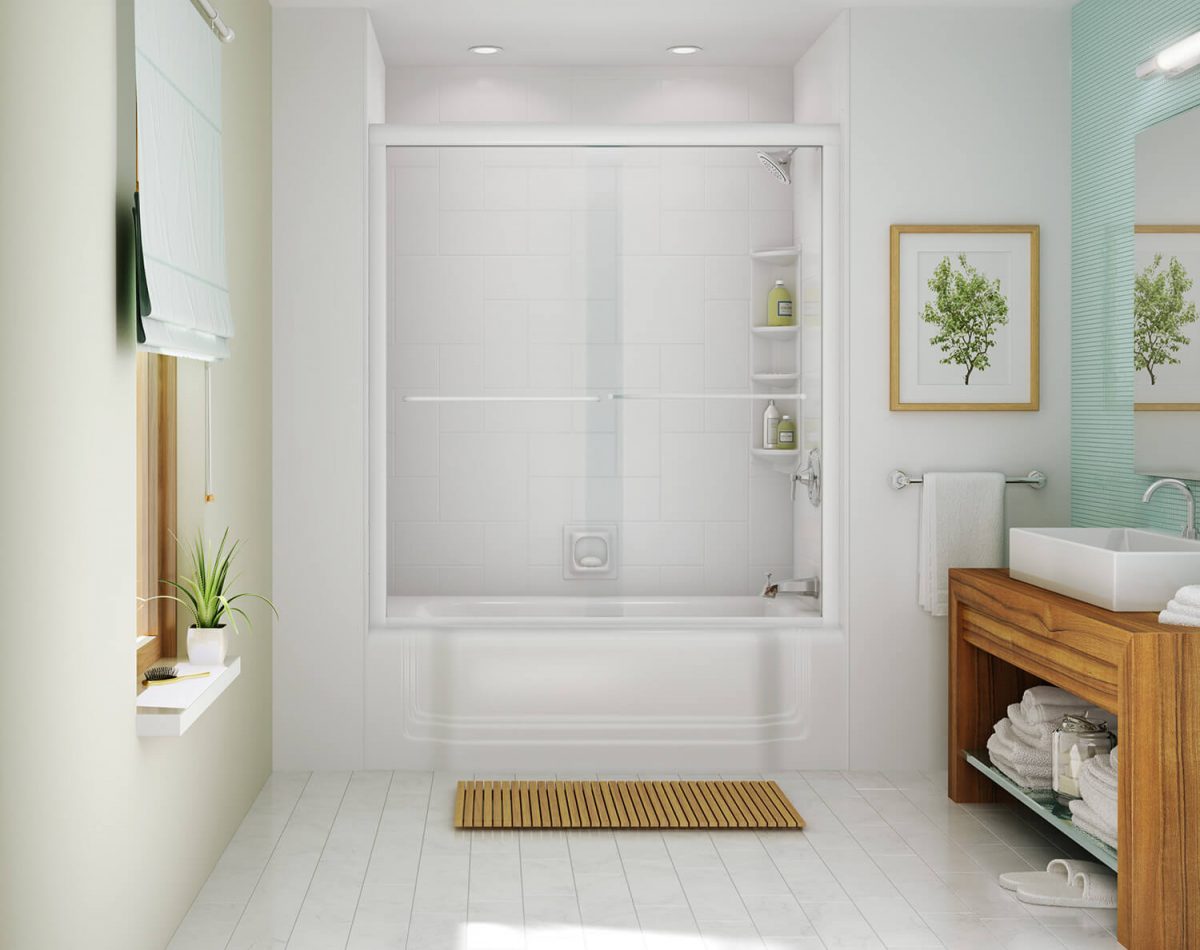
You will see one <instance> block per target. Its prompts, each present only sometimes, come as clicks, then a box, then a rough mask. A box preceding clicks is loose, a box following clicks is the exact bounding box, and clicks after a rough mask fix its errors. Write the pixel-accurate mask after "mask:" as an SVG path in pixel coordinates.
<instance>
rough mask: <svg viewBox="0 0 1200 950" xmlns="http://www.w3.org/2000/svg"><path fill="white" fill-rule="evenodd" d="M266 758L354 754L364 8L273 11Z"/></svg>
mask: <svg viewBox="0 0 1200 950" xmlns="http://www.w3.org/2000/svg"><path fill="white" fill-rule="evenodd" d="M272 53H273V73H272V83H273V89H274V98H273V110H274V128H273V133H274V137H273V154H274V198H275V201H274V219H273V220H274V244H273V250H274V295H275V309H274V328H275V332H274V389H273V400H274V405H275V416H274V456H273V469H274V483H275V486H276V491H275V494H274V568H275V601H276V604H277V606H278V607H279V610H280V613H281V614H282V615H283V616H284V617H285V618H287V619H286V637H285V639H286V648H285V649H281V650H280V651H278V653H277V654H276V658H275V701H274V718H275V722H276V723H277V728H276V730H275V766H276V768H280V769H287V768H297V767H304V768H352V767H354V766H355V765H358V764H361V762H362V754H363V752H362V678H363V637H364V635H365V631H366V571H367V563H366V543H367V540H366V527H367V525H366V466H365V451H366V413H367V406H366V383H367V379H366V260H367V255H366V228H367V205H366V190H367V184H366V182H367V152H366V127H367V124H368V123H370V122H379V121H382V119H383V115H382V105H383V93H382V90H381V89H380V88H379V87H380V85H381V83H382V81H383V70H382V68H381V59H380V57H379V51H378V44H377V43H376V41H375V36H374V32H373V30H372V28H371V22H370V19H369V17H368V15H367V13H366V12H365V11H364V10H301V9H280V10H277V11H275V19H274V33H273V48H272Z"/></svg>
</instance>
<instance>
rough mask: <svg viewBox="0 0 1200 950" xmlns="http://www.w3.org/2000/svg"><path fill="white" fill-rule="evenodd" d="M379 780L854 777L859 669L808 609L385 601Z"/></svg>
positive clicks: (660, 602) (371, 651) (372, 721)
mask: <svg viewBox="0 0 1200 950" xmlns="http://www.w3.org/2000/svg"><path fill="white" fill-rule="evenodd" d="M365 665H366V669H365V677H364V683H365V691H366V693H365V697H364V699H365V743H366V748H365V752H366V762H367V767H368V768H380V769H397V768H410V769H412V768H417V769H430V768H445V769H454V770H460V771H462V770H470V771H494V772H496V773H497V774H499V773H504V772H513V771H526V772H549V773H555V772H563V771H572V770H586V771H590V772H596V771H652V770H653V771H660V772H661V771H666V772H708V771H717V770H725V771H755V772H762V771H774V770H778V769H794V768H813V769H817V768H844V767H845V765H846V763H845V761H844V757H845V751H846V746H847V743H846V729H847V712H846V705H847V702H846V701H847V685H846V678H847V651H846V644H845V638H844V637H843V635H842V631H841V630H840V629H838V628H837V627H834V626H832V625H829V624H827V623H826V622H824V621H823V620H822V618H821V616H820V614H819V613H818V612H817V611H816V609H815V607H814V605H813V603H812V602H811V601H809V600H807V599H805V598H793V597H788V598H783V597H781V598H779V599H777V600H773V601H772V600H766V599H764V598H759V597H589V598H582V597H486V596H481V597H389V598H388V601H387V616H386V617H385V618H383V619H382V620H381V621H380V622H378V623H375V624H373V625H372V628H371V629H370V631H369V632H368V636H367V644H366V655H365Z"/></svg>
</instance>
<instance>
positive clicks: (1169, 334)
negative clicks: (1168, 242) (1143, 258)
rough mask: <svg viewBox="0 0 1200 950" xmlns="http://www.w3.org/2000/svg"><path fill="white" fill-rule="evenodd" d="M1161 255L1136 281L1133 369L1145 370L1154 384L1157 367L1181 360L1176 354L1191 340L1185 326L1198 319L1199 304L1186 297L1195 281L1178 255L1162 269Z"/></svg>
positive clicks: (1147, 266)
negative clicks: (1197, 305) (1197, 309)
mask: <svg viewBox="0 0 1200 950" xmlns="http://www.w3.org/2000/svg"><path fill="white" fill-rule="evenodd" d="M1162 258H1163V256H1162V255H1161V254H1155V255H1154V260H1153V261H1152V262H1151V263H1149V264H1147V265H1146V268H1145V270H1143V271H1140V272H1139V273H1138V274H1137V276H1136V277H1135V278H1134V281H1133V368H1134V369H1135V370H1138V371H1139V372H1140V371H1141V370H1145V371H1146V374H1147V375H1148V376H1149V377H1150V385H1151V386H1154V385H1156V384H1157V382H1158V378H1157V377H1156V376H1155V372H1154V371H1155V370H1156V369H1158V368H1159V367H1161V366H1178V365H1179V364H1180V363H1181V362H1182V360H1180V359H1179V357H1178V356H1177V355H1176V354H1178V353H1179V351H1180V350H1181V349H1183V348H1184V347H1185V346H1187V345H1188V344H1189V343H1191V342H1192V340H1191V337H1189V336H1188V335H1187V334H1186V333H1184V332H1183V328H1184V327H1185V326H1187V325H1188V324H1189V323H1195V322H1196V305H1195V304H1194V303H1192V302H1191V301H1190V300H1186V299H1185V298H1184V296H1183V295H1184V294H1185V293H1187V292H1188V291H1189V290H1191V289H1192V284H1193V283H1194V281H1193V280H1192V278H1191V277H1189V276H1188V272H1187V268H1186V267H1184V266H1183V265H1182V264H1181V263H1180V262H1179V258H1178V257H1172V258H1171V260H1170V261H1169V262H1168V263H1167V266H1166V267H1165V268H1164V269H1163V270H1161V271H1160V270H1159V266H1160V265H1161V264H1162Z"/></svg>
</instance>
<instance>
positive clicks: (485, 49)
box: [467, 46, 504, 56]
mask: <svg viewBox="0 0 1200 950" xmlns="http://www.w3.org/2000/svg"><path fill="white" fill-rule="evenodd" d="M467 52H469V53H478V54H479V55H480V56H491V55H492V54H493V53H503V52H504V47H503V46H472V47H470V48H468V50H467Z"/></svg>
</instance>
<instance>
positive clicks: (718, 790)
mask: <svg viewBox="0 0 1200 950" xmlns="http://www.w3.org/2000/svg"><path fill="white" fill-rule="evenodd" d="M454 827H455V828H467V829H471V828H530V829H534V828H540V829H547V828H629V829H638V828H705V829H721V828H756V829H757V828H763V829H771V828H773V829H777V830H780V831H785V830H792V831H799V830H800V829H801V828H803V827H804V819H803V818H801V817H800V813H799V812H798V811H796V809H795V808H794V807H793V806H792V803H791V802H790V801H788V798H787V796H786V795H785V794H783V790H782V789H781V788H780V787H779V786H778V785H776V784H775V783H774V782H714V781H704V782H459V783H458V790H457V792H456V793H455V798H454Z"/></svg>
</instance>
